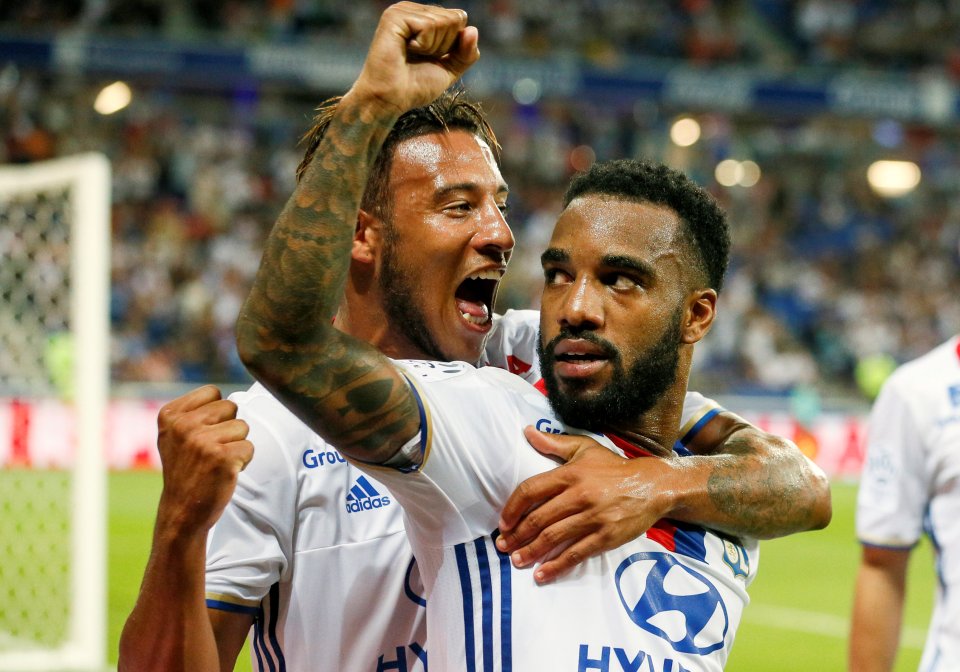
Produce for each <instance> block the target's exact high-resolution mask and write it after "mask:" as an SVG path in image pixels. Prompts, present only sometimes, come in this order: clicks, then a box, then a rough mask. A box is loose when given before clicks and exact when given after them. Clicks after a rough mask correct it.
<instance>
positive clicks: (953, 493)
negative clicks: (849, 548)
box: [857, 337, 960, 671]
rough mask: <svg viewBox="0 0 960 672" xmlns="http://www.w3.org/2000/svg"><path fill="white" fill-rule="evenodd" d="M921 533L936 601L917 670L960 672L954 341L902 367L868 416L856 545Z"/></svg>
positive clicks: (958, 398) (904, 545) (892, 542)
mask: <svg viewBox="0 0 960 672" xmlns="http://www.w3.org/2000/svg"><path fill="white" fill-rule="evenodd" d="M924 532H926V533H927V534H928V535H929V536H930V539H931V540H932V542H933V548H934V551H935V552H936V554H937V563H936V567H937V571H938V573H939V581H938V582H937V595H936V601H935V606H934V611H933V617H932V618H931V621H930V629H929V631H928V636H927V643H926V647H925V648H924V652H923V658H922V660H921V663H920V669H921V670H925V671H926V670H957V669H960V667H958V666H960V339H958V338H957V337H954V338H952V339H950V340H949V341H948V342H946V343H944V344H943V345H941V346H939V347H937V348H935V349H934V350H932V351H931V352H929V353H927V354H926V355H924V356H923V357H920V358H919V359H916V360H914V361H912V362H909V363H907V364H904V365H903V366H901V367H900V368H899V369H897V371H895V372H894V373H893V375H892V376H890V378H889V380H887V382H886V383H885V384H884V386H883V388H882V390H881V392H880V395H879V396H878V397H877V400H876V403H875V404H874V406H873V410H872V411H871V415H870V425H869V431H868V437H867V455H866V460H865V462H864V468H863V473H862V476H861V480H860V490H859V493H858V496H857V536H858V537H859V539H860V541H861V542H862V543H864V544H868V545H873V546H880V547H886V548H897V549H908V548H911V547H912V546H913V545H914V544H916V543H917V541H918V540H919V539H920V536H921V534H923V533H924Z"/></svg>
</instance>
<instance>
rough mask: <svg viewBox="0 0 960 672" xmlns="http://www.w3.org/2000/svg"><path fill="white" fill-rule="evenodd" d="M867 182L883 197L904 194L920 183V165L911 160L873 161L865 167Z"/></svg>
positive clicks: (895, 196)
mask: <svg viewBox="0 0 960 672" xmlns="http://www.w3.org/2000/svg"><path fill="white" fill-rule="evenodd" d="M867 182H868V183H869V184H870V188H871V189H873V190H874V191H875V192H876V193H877V194H878V195H880V196H883V197H884V198H899V197H900V196H906V195H907V194H909V193H910V192H911V191H913V190H914V189H916V188H917V185H919V184H920V166H918V165H917V164H915V163H914V162H913V161H874V162H873V163H871V164H870V167H869V168H867Z"/></svg>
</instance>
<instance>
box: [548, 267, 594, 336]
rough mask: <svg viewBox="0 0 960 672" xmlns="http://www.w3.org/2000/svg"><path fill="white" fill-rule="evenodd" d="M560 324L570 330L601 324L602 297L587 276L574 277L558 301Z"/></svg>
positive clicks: (592, 327) (590, 328)
mask: <svg viewBox="0 0 960 672" xmlns="http://www.w3.org/2000/svg"><path fill="white" fill-rule="evenodd" d="M558 320H559V322H560V326H562V327H566V328H568V329H570V330H571V331H577V330H582V329H589V330H594V329H599V328H600V327H602V326H603V299H602V297H601V296H600V292H599V291H598V288H597V287H596V286H594V284H593V282H591V279H590V278H588V277H582V276H581V277H578V278H575V279H574V281H573V282H571V283H570V285H569V286H568V287H567V291H566V292H565V293H564V296H563V297H562V299H561V301H560V314H559V315H558Z"/></svg>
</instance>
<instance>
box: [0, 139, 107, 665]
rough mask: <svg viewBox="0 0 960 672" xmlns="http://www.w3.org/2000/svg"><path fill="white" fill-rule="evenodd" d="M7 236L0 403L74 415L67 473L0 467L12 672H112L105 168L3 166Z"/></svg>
mask: <svg viewBox="0 0 960 672" xmlns="http://www.w3.org/2000/svg"><path fill="white" fill-rule="evenodd" d="M0 234H2V235H0V322H2V323H3V325H4V327H3V329H2V330H0V352H4V355H3V357H2V358H0V396H4V397H7V398H8V401H9V403H10V404H11V405H14V406H16V405H19V406H20V407H22V408H26V407H29V405H30V404H41V403H59V404H63V405H64V406H65V407H66V408H67V409H68V411H69V412H67V413H65V415H64V417H65V420H66V421H65V423H64V426H63V427H58V428H57V431H61V432H62V433H63V441H65V442H72V443H73V444H74V450H73V459H72V461H71V462H70V463H69V464H63V465H60V464H51V465H44V464H31V460H30V458H29V456H28V457H26V458H23V457H21V459H20V461H19V462H17V461H16V459H15V460H14V461H13V463H12V464H10V463H7V464H4V457H5V456H4V455H3V454H0V466H2V467H3V469H0V509H2V511H3V515H2V516H0V591H2V594H3V599H0V670H4V671H7V670H23V671H26V670H102V669H104V667H105V662H106V637H105V632H106V472H105V468H104V428H105V412H106V405H107V397H108V390H109V358H108V351H109V310H108V293H109V277H110V259H109V249H110V165H109V162H108V161H107V159H106V157H104V156H103V155H102V154H94V153H91V154H84V155H79V156H76V157H71V158H64V159H56V160H53V161H46V162H40V163H35V164H30V165H26V166H3V167H0ZM64 369H65V370H64ZM71 369H72V375H69V373H70V370H71ZM64 373H67V374H68V375H66V376H64V375H63V374H64ZM6 457H7V458H9V455H8V456H6ZM14 458H16V455H14ZM8 461H9V460H8Z"/></svg>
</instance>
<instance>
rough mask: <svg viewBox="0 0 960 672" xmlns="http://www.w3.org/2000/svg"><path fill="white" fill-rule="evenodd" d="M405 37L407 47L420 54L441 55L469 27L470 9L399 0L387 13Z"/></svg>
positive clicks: (386, 17) (387, 16)
mask: <svg viewBox="0 0 960 672" xmlns="http://www.w3.org/2000/svg"><path fill="white" fill-rule="evenodd" d="M384 18H385V19H389V20H390V21H393V22H394V25H396V26H397V27H398V28H399V29H400V30H401V31H402V34H403V37H404V38H405V39H406V42H407V48H408V49H409V50H410V51H411V52H412V53H415V54H418V55H421V56H441V55H444V54H447V53H449V52H450V50H451V48H452V47H453V45H454V43H455V42H456V40H457V37H458V36H459V34H460V31H462V30H463V29H464V28H466V27H467V13H466V12H465V11H463V10H462V9H445V8H443V7H433V6H428V5H419V4H417V3H414V2H400V3H397V4H396V5H393V6H392V7H390V8H389V9H388V10H387V12H385V13H384Z"/></svg>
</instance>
